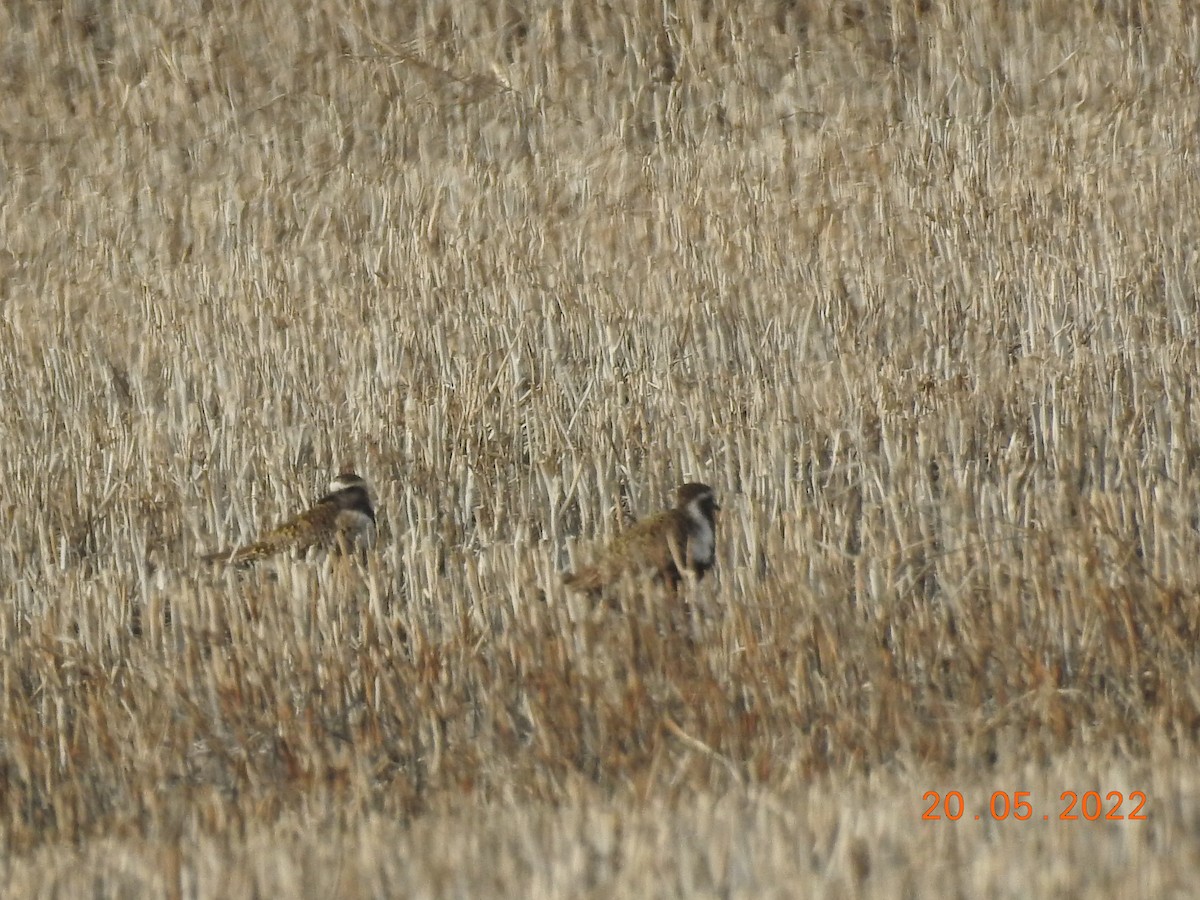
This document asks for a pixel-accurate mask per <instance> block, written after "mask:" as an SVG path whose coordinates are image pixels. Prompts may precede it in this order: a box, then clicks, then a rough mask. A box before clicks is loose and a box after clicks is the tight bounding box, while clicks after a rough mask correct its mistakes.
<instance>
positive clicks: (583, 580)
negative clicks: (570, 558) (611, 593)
mask: <svg viewBox="0 0 1200 900" xmlns="http://www.w3.org/2000/svg"><path fill="white" fill-rule="evenodd" d="M562 581H563V585H564V586H565V587H567V588H568V589H570V590H572V591H577V592H578V593H580V594H596V593H599V592H600V589H601V588H603V587H604V576H603V574H602V573H601V571H600V569H599V568H597V567H596V566H585V567H584V568H582V569H577V570H575V571H574V572H568V573H566V574H565V575H563V580H562Z"/></svg>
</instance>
